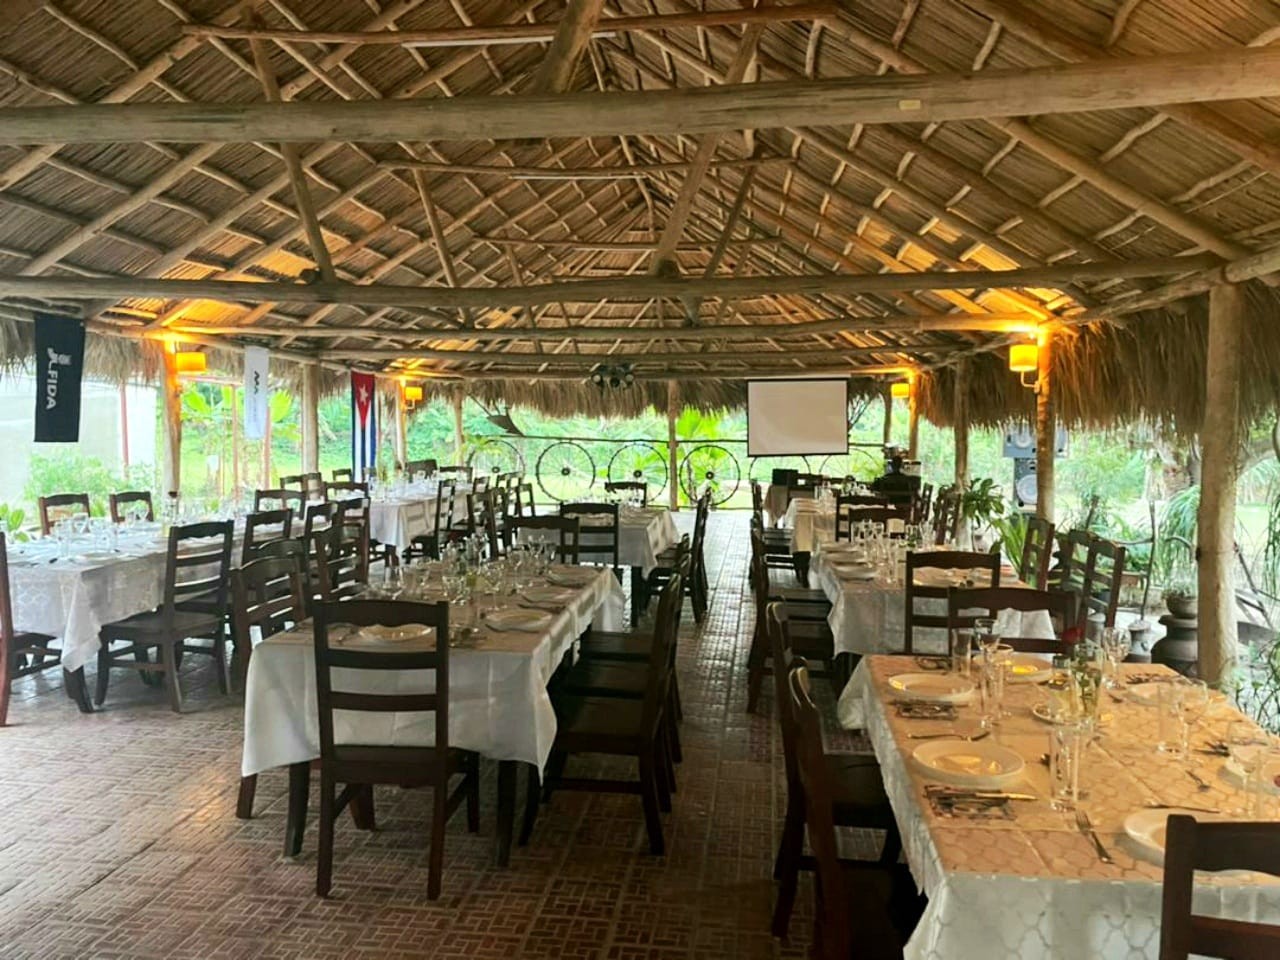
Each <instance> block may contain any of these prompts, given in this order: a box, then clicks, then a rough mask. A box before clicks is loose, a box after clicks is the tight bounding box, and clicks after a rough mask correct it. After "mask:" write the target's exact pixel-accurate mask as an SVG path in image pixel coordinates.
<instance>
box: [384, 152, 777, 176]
mask: <svg viewBox="0 0 1280 960" xmlns="http://www.w3.org/2000/svg"><path fill="white" fill-rule="evenodd" d="M792 162H793V161H792V159H791V158H790V157H740V158H729V159H724V160H713V161H711V164H710V167H711V168H712V169H719V168H724V167H760V166H772V165H789V164H791V163H792ZM690 165H691V161H679V162H672V163H625V164H617V165H612V166H604V165H599V166H592V167H547V166H510V167H503V166H498V165H496V164H483V163H429V162H425V161H419V162H413V161H408V160H404V161H397V160H387V161H384V162H382V163H379V164H378V166H380V167H382V168H384V169H387V170H422V171H424V172H427V173H469V174H476V175H479V176H495V177H511V178H512V179H513V180H639V179H642V178H644V177H654V176H665V175H666V174H669V173H680V172H683V171H686V170H688V169H689V167H690Z"/></svg>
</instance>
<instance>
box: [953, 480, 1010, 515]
mask: <svg viewBox="0 0 1280 960" xmlns="http://www.w3.org/2000/svg"><path fill="white" fill-rule="evenodd" d="M1004 512H1005V500H1004V496H1003V494H1002V492H1001V490H1000V486H999V484H997V483H996V482H995V481H994V480H992V479H991V478H990V477H979V478H977V479H974V480H970V481H969V484H968V485H967V486H966V487H965V488H964V491H963V492H962V493H961V494H960V516H961V517H962V518H964V519H965V520H967V521H969V523H971V524H975V525H980V526H983V527H989V526H991V521H992V520H993V519H995V518H997V517H1002V516H1004Z"/></svg>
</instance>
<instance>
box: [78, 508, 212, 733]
mask: <svg viewBox="0 0 1280 960" xmlns="http://www.w3.org/2000/svg"><path fill="white" fill-rule="evenodd" d="M231 538H232V522H231V521H230V520H224V521H215V522H212V523H192V524H187V525H186V526H177V527H173V528H172V529H170V531H169V549H168V552H167V554H166V557H165V578H164V600H163V602H162V603H161V604H160V606H159V607H157V608H156V609H155V610H148V611H146V612H145V613H138V614H134V615H133V616H132V617H126V618H125V619H123V620H117V621H115V622H114V623H107V624H103V626H102V628H101V629H100V630H99V631H98V637H99V640H100V646H99V648H98V682H97V690H96V691H95V695H94V701H95V702H96V703H97V704H98V705H99V706H101V705H102V703H103V701H104V700H106V699H107V684H108V682H109V680H110V677H111V671H112V670H113V669H116V668H120V667H127V668H129V669H131V670H138V671H141V672H143V673H144V674H145V673H160V674H161V675H163V677H164V683H165V688H166V689H167V691H168V694H169V706H170V707H172V708H173V711H174V712H175V713H181V712H182V687H181V684H180V683H179V682H178V666H179V663H180V661H181V658H182V655H183V654H186V653H199V654H204V655H206V656H210V657H212V658H213V665H214V669H215V671H216V673H217V678H218V688H219V689H220V690H221V691H222V692H223V693H226V692H227V655H226V629H225V627H226V620H227V584H228V582H229V574H230V571H231ZM201 638H203V639H208V640H209V641H210V644H209V645H208V646H205V645H202V644H192V643H191V642H190V641H191V640H193V639H201ZM117 643H122V644H124V647H123V648H122V649H121V648H113V646H112V645H113V644H117ZM153 648H155V649H156V650H157V652H158V654H159V658H158V661H156V662H153V661H152V660H151V658H150V651H151V649H153ZM126 658H132V659H126Z"/></svg>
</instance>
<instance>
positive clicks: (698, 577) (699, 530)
mask: <svg viewBox="0 0 1280 960" xmlns="http://www.w3.org/2000/svg"><path fill="white" fill-rule="evenodd" d="M710 512H711V498H710V496H708V495H707V494H705V493H704V494H703V495H702V496H701V497H699V498H698V504H697V507H696V509H695V513H694V520H693V539H692V541H691V542H686V541H687V540H688V537H687V536H686V537H683V538H681V541H680V542H679V543H676V544H673V545H672V546H670V547H668V548H667V549H666V550H664V551H662V553H660V554H658V557H657V564H656V565H655V566H654V568H653V570H651V571H650V572H649V575H648V577H643V576H641V575H640V574H641V571H639V570H637V569H635V568H633V573H634V574H635V576H633V578H632V584H631V592H632V626H633V627H634V626H635V624H636V621H637V618H638V616H639V613H640V611H641V610H643V609H644V608H645V607H646V606H647V605H648V602H649V598H650V597H652V596H654V595H655V594H657V593H658V592H659V591H661V589H662V587H663V586H664V585H665V584H666V581H667V579H668V578H669V577H670V576H671V573H672V571H674V570H675V569H676V566H677V563H678V560H679V557H680V553H681V551H682V550H685V551H688V553H689V557H690V561H691V563H690V569H689V576H687V577H686V578H685V588H684V592H685V596H687V597H688V598H689V603H690V605H691V606H692V607H693V619H694V622H695V623H698V624H701V623H702V622H703V621H704V620H705V619H706V616H707V608H708V607H709V606H710V603H711V598H710V586H709V583H708V580H707V566H706V557H705V555H704V554H705V546H706V541H707V518H708V516H709V514H710ZM636 597H639V602H637V601H636V599H635V598H636Z"/></svg>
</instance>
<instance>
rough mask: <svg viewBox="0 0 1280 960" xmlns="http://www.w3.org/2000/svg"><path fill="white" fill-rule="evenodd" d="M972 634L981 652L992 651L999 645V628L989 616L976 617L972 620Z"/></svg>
mask: <svg viewBox="0 0 1280 960" xmlns="http://www.w3.org/2000/svg"><path fill="white" fill-rule="evenodd" d="M973 635H974V637H976V638H977V641H978V644H979V645H980V646H981V647H982V652H983V653H987V654H989V653H994V652H995V649H996V647H997V646H999V645H1000V630H999V629H998V628H997V626H996V622H995V620H993V619H992V618H991V617H976V618H975V619H974V621H973Z"/></svg>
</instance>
